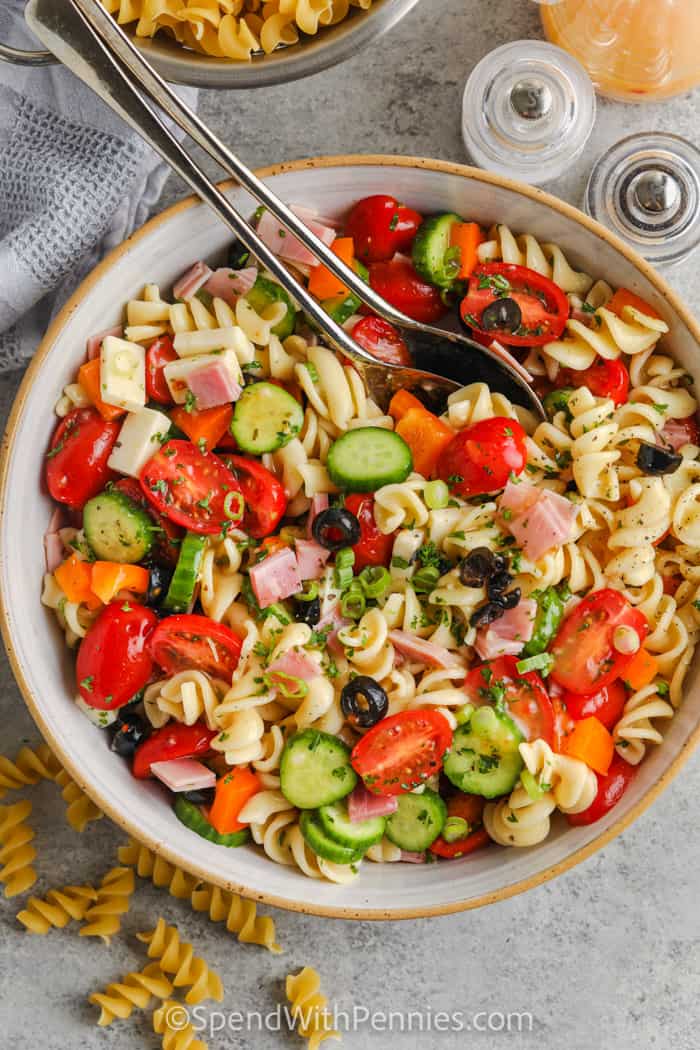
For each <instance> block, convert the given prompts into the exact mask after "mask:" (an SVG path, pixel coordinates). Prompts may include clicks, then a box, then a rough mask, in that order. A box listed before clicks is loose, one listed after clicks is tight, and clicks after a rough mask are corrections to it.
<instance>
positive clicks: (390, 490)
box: [374, 474, 429, 535]
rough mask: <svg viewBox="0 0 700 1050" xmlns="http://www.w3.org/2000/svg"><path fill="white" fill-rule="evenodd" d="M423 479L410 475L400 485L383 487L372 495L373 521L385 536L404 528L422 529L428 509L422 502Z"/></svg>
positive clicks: (425, 522) (426, 518)
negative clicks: (408, 525) (408, 526)
mask: <svg viewBox="0 0 700 1050" xmlns="http://www.w3.org/2000/svg"><path fill="white" fill-rule="evenodd" d="M424 488H425V479H424V478H422V477H421V476H420V474H411V475H410V476H409V477H408V478H406V480H405V481H402V482H401V484H400V485H398V484H397V485H384V486H382V488H380V489H378V490H377V491H376V492H375V494H374V519H375V521H376V523H377V526H378V527H379V529H380V530H381V532H383V533H384V534H385V535H388V534H389V533H391V532H395V531H396V530H397V529H401V528H405V527H406V526H407V523H408V522H410V523H411V525H410V527H411V528H419V529H420V528H422V527H423V526H424V525H425V524H427V521H428V516H429V515H428V508H427V507H426V505H425V503H424V502H423V489H424Z"/></svg>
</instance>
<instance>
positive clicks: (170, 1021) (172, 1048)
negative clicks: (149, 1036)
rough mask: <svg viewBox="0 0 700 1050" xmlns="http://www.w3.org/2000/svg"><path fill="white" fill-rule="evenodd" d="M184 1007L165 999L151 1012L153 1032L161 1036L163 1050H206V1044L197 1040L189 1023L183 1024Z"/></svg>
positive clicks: (172, 1000)
mask: <svg viewBox="0 0 700 1050" xmlns="http://www.w3.org/2000/svg"><path fill="white" fill-rule="evenodd" d="M183 1020H185V1014H184V1007H183V1005H182V1003H179V1002H177V1000H176V999H166V1000H165V1002H164V1003H162V1004H161V1005H160V1006H159V1007H158V1009H157V1010H154V1012H153V1031H154V1032H155V1033H156V1035H162V1036H163V1042H162V1047H163V1050H207V1044H206V1043H204V1042H202V1040H201V1039H197V1037H196V1034H195V1030H194V1027H193V1025H192V1024H190V1023H189V1022H188V1023H186V1024H184V1025H183V1023H182V1021H183Z"/></svg>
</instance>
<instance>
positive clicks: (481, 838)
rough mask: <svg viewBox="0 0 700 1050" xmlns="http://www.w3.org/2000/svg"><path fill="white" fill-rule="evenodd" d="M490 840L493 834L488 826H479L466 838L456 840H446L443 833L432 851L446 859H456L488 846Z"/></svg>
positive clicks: (434, 843) (433, 845)
mask: <svg viewBox="0 0 700 1050" xmlns="http://www.w3.org/2000/svg"><path fill="white" fill-rule="evenodd" d="M490 841H491V836H490V835H489V833H488V831H487V830H486V828H477V829H476V831H470V832H469V834H468V835H467V836H466V838H463V839H457V841H456V842H445V840H444V838H443V837H442V835H439V836H438V837H437V838H436V839H435V842H433V844H432V846H431V847H430V852H431V853H432V854H434V855H435V856H436V857H442V858H443V859H444V860H456V858H457V857H466V855H467V854H468V853H473V852H474V850H477V849H481V847H482V846H488V844H489V842H490Z"/></svg>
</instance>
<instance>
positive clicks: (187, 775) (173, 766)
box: [151, 758, 216, 791]
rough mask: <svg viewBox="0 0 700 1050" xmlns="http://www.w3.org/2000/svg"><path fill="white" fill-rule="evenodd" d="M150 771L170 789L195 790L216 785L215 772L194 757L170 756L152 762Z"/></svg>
mask: <svg viewBox="0 0 700 1050" xmlns="http://www.w3.org/2000/svg"><path fill="white" fill-rule="evenodd" d="M151 773H153V776H154V777H158V780H161V781H162V782H163V783H164V784H165V785H166V787H169V788H170V790H171V791H197V790H202V789H203V788H210V787H214V786H215V785H216V773H214V772H212V770H211V769H207V767H206V766H205V765H204V763H202V762H198V761H197V760H196V759H195V758H171V759H168V761H167V762H152V763H151Z"/></svg>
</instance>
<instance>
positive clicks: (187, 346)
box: [173, 325, 248, 357]
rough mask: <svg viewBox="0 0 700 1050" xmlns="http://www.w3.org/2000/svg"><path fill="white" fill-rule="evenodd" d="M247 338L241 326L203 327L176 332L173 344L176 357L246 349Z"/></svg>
mask: <svg viewBox="0 0 700 1050" xmlns="http://www.w3.org/2000/svg"><path fill="white" fill-rule="evenodd" d="M247 343H248V339H247V337H246V335H245V333H244V332H243V329H242V328H239V327H238V325H230V326H228V327H226V328H204V329H201V330H200V331H197V332H176V333H175V338H174V339H173V346H174V348H175V353H176V354H177V355H178V357H194V356H195V355H198V354H211V353H212V352H213V351H214V350H237V351H243V352H245V350H246V345H247Z"/></svg>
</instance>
